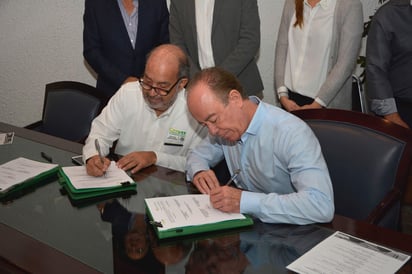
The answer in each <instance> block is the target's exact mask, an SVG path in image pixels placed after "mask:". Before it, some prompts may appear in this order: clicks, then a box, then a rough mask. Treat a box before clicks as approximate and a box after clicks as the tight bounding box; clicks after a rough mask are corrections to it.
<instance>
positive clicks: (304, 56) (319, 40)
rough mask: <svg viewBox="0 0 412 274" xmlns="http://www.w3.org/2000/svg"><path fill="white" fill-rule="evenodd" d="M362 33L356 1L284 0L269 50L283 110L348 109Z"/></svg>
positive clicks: (357, 0) (360, 17)
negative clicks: (272, 53) (275, 40)
mask: <svg viewBox="0 0 412 274" xmlns="http://www.w3.org/2000/svg"><path fill="white" fill-rule="evenodd" d="M362 32H363V12H362V4H361V2H360V1H359V0H286V1H285V5H284V8H283V14H282V20H281V23H280V27H279V33H278V39H277V42H276V51H275V89H276V92H277V95H278V97H279V101H280V103H281V104H282V106H283V108H285V109H286V110H287V111H293V110H297V109H305V108H322V107H327V108H341V109H351V105H352V93H351V87H352V78H351V75H352V73H353V70H354V67H355V64H356V59H357V56H358V53H359V48H360V44H361V39H362Z"/></svg>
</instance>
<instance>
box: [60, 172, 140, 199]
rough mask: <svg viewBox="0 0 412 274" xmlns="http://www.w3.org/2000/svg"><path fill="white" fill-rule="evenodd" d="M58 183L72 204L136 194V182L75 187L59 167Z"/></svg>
mask: <svg viewBox="0 0 412 274" xmlns="http://www.w3.org/2000/svg"><path fill="white" fill-rule="evenodd" d="M58 175H59V183H60V185H61V186H62V187H63V188H64V190H65V192H66V193H67V195H68V196H69V198H70V201H71V202H72V204H74V205H83V204H89V203H93V202H97V201H101V200H106V199H109V198H115V197H124V196H130V195H133V194H136V193H137V191H136V183H135V182H133V183H129V182H127V183H122V184H121V185H120V184H119V185H118V186H113V187H99V188H82V189H76V188H75V187H74V186H73V185H72V183H71V181H70V179H69V178H68V177H67V175H66V174H65V173H64V171H63V170H62V169H61V168H60V169H59V172H58Z"/></svg>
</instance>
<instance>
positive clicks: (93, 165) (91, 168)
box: [86, 155, 110, 177]
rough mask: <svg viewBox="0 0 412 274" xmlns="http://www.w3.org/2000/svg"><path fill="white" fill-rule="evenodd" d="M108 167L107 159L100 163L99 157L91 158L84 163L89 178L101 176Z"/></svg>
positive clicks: (108, 161)
mask: <svg viewBox="0 0 412 274" xmlns="http://www.w3.org/2000/svg"><path fill="white" fill-rule="evenodd" d="M109 166H110V160H109V159H108V158H104V160H103V163H102V161H101V160H100V157H99V155H95V156H92V157H90V158H89V159H87V161H86V170H87V174H89V175H91V176H96V177H100V176H103V175H104V173H105V172H106V170H107V169H108V168H109Z"/></svg>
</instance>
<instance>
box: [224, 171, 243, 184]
mask: <svg viewBox="0 0 412 274" xmlns="http://www.w3.org/2000/svg"><path fill="white" fill-rule="evenodd" d="M239 173H240V169H236V170H235V171H234V172H233V175H232V177H230V179H229V181H227V182H226V184H225V186H228V185H230V184H231V183H232V182H233V180H235V179H236V177H237V175H239Z"/></svg>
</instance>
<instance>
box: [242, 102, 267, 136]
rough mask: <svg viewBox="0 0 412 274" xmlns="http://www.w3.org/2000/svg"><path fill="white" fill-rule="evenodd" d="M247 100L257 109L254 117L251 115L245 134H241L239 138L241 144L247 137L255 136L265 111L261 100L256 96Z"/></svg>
mask: <svg viewBox="0 0 412 274" xmlns="http://www.w3.org/2000/svg"><path fill="white" fill-rule="evenodd" d="M249 100H250V101H252V102H253V103H255V104H256V105H257V106H258V107H257V109H256V112H255V115H253V118H252V120H251V121H250V123H249V126H248V128H247V129H246V131H245V133H243V134H242V136H241V137H240V141H241V142H243V143H244V142H246V140H247V138H248V136H249V135H256V134H257V132H258V130H259V128H260V126H261V124H262V121H263V118H264V116H265V110H264V109H262V108H263V104H261V102H262V101H261V100H260V99H259V98H258V97H256V96H249Z"/></svg>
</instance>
